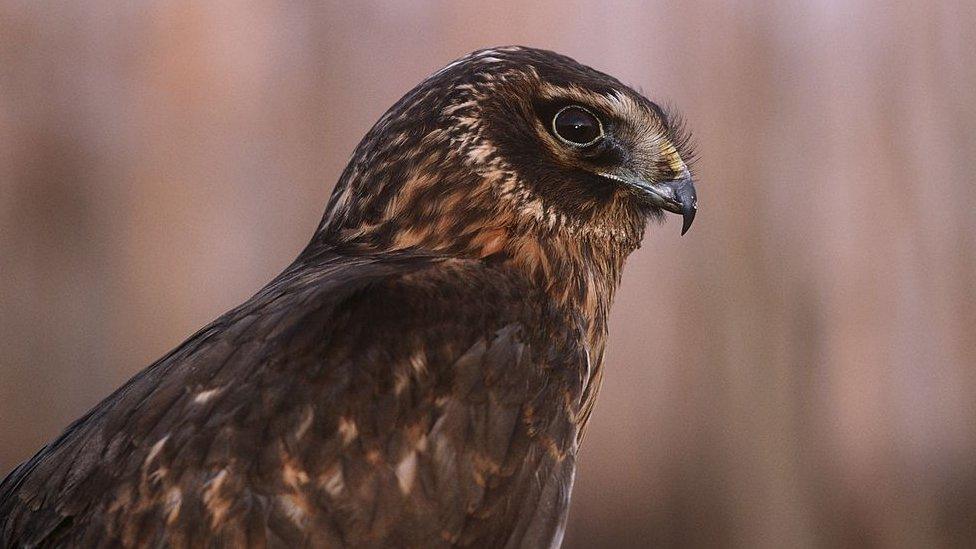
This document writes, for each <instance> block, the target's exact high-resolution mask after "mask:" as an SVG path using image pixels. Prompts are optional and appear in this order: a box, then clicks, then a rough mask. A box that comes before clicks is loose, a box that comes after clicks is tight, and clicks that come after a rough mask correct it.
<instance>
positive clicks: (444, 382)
mask: <svg viewBox="0 0 976 549" xmlns="http://www.w3.org/2000/svg"><path fill="white" fill-rule="evenodd" d="M527 288H528V286H527V285H526V284H524V283H522V282H520V281H519V280H517V279H513V278H512V276H511V275H508V274H507V273H500V272H497V271H493V270H491V268H489V267H486V266H485V265H484V264H482V263H475V262H461V261H457V260H443V259H438V258H430V257H415V256H404V257H392V258H383V259H378V258H375V257H374V258H348V257H339V256H336V257H332V258H328V259H326V260H323V261H322V262H321V263H320V264H318V265H315V266H308V265H306V266H302V268H296V269H292V270H291V271H289V272H286V273H285V274H284V275H282V277H280V278H279V279H278V280H276V281H275V282H274V283H272V284H271V285H269V286H268V287H267V288H266V289H265V290H262V292H260V293H259V294H257V295H256V296H255V297H254V298H252V299H251V300H250V301H248V302H247V303H245V304H244V305H242V306H241V307H238V308H237V309H235V310H233V311H231V312H229V313H227V314H226V315H224V316H223V317H221V318H220V319H218V320H217V321H215V322H214V323H213V324H212V325H210V326H208V327H207V328H205V329H204V330H201V331H200V332H199V333H197V334H195V335H194V336H192V337H191V338H190V339H189V340H187V342H185V343H184V344H183V345H181V346H180V347H178V348H177V349H175V350H174V351H173V352H172V353H170V354H169V355H167V356H166V357H163V358H162V359H160V360H159V361H157V362H156V363H154V364H153V365H151V366H149V367H148V368H147V369H146V370H144V371H143V372H141V373H140V374H138V375H136V376H135V377H134V378H133V379H132V380H130V381H129V382H128V383H127V384H126V385H124V386H123V387H122V388H120V389H119V390H118V391H116V392H115V393H114V394H112V395H111V396H109V397H108V398H107V399H105V400H104V401H103V402H101V403H100V404H98V405H97V406H96V407H95V408H93V409H92V411H90V412H89V413H88V414H86V415H85V416H84V417H83V418H81V419H80V420H78V421H76V422H75V423H73V424H72V425H71V426H69V427H68V429H67V430H66V431H65V432H64V433H63V434H62V435H61V436H60V437H59V438H58V439H56V440H55V441H54V442H52V443H51V444H49V445H48V446H46V447H45V448H43V449H42V450H41V451H40V452H38V453H37V454H36V455H35V456H34V457H32V458H31V459H30V460H28V461H27V462H25V463H24V464H22V465H21V466H19V467H18V468H16V469H15V470H14V471H13V472H12V473H11V474H10V475H9V476H8V477H7V478H6V479H5V480H4V481H3V482H2V484H0V541H2V545H4V546H8V545H25V546H38V545H45V546H47V545H103V544H122V545H148V544H152V545H155V544H159V543H166V544H171V545H175V546H189V545H197V544H199V543H211V542H219V543H228V544H233V545H239V544H246V545H255V546H296V545H308V544H313V545H321V546H341V545H354V546H384V545H389V544H390V543H395V544H397V545H405V546H424V547H436V546H441V545H452V544H461V545H472V544H476V545H485V544H488V545H496V546H501V545H506V544H507V545H509V546H523V545H525V544H528V545H531V546H537V545H539V544H542V545H548V543H549V542H551V541H552V539H554V538H555V537H556V536H557V535H558V531H559V530H560V529H561V528H562V526H561V525H562V524H563V523H564V520H565V515H566V510H567V509H568V494H569V487H570V486H571V484H572V474H573V470H574V468H575V465H574V463H575V457H574V456H575V444H576V438H577V430H576V425H575V421H574V418H575V417H576V416H575V414H576V413H577V412H578V410H577V409H576V408H574V403H576V404H577V405H578V403H579V401H580V395H581V394H582V391H583V387H582V384H581V382H580V380H581V379H583V378H584V377H585V376H582V375H581V374H580V368H585V353H583V352H582V350H581V348H580V345H579V344H578V341H579V334H578V330H576V329H575V327H572V326H565V325H563V324H562V323H560V322H558V319H556V318H555V317H552V316H550V317H547V316H544V314H543V313H542V311H543V310H545V308H544V307H540V306H538V301H536V300H537V299H538V298H537V296H534V295H533V294H532V293H531V291H530V290H528V289H527ZM577 407H578V406H577ZM543 542H545V543H543Z"/></svg>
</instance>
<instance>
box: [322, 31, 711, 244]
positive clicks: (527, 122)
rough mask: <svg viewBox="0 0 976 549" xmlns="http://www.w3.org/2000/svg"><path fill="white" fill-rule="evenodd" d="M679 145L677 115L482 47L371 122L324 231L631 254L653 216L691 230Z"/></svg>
mask: <svg viewBox="0 0 976 549" xmlns="http://www.w3.org/2000/svg"><path fill="white" fill-rule="evenodd" d="M687 144H688V139H687V138H686V134H684V133H683V132H682V131H681V129H680V124H678V123H676V122H675V120H674V119H673V117H669V116H668V115H667V114H666V112H665V111H664V110H663V109H661V108H660V107H658V106H657V105H656V104H654V103H653V102H651V101H649V100H648V99H646V98H645V97H643V96H642V95H641V94H639V93H637V92H636V91H634V90H633V89H631V88H629V87H627V86H625V85H624V84H622V83H621V82H620V81H618V80H617V79H615V78H613V77H611V76H608V75H606V74H603V73H601V72H599V71H596V70H594V69H591V68H589V67H587V66H584V65H581V64H579V63H577V62H576V61H574V60H572V59H570V58H568V57H566V56H563V55H559V54H556V53H553V52H549V51H544V50H537V49H532V48H525V47H503V48H493V49H487V50H481V51H477V52H474V53H472V54H470V55H468V56H465V57H462V58H461V59H458V60H457V61H454V62H453V63H451V64H449V65H447V66H446V67H444V68H443V69H441V70H440V71H438V72H436V73H434V74H433V75H431V76H430V77H428V78H427V79H426V80H424V81H423V82H422V83H421V84H420V85H418V86H417V87H416V88H414V89H413V90H411V91H410V92H409V93H407V94H406V95H405V96H404V97H403V98H402V99H400V101H398V102H397V103H396V104H395V105H394V106H393V107H392V108H390V110H388V111H387V112H386V113H385V114H384V115H383V116H382V117H381V118H380V120H379V121H378V122H377V123H376V125H375V126H374V127H373V128H372V129H371V130H370V131H369V133H368V134H367V135H366V137H365V138H364V139H363V141H362V142H361V143H360V145H359V146H358V147H357V149H356V151H355V152H354V153H353V156H352V159H351V160H350V163H349V165H348V166H347V168H346V170H345V172H344V173H343V175H342V177H341V179H340V182H339V184H338V185H337V187H336V189H335V191H334V193H333V196H332V199H331V202H330V204H329V207H328V210H327V212H326V216H325V218H324V219H323V223H322V225H321V226H320V229H319V234H320V235H322V238H323V239H326V240H329V241H332V242H349V241H363V240H366V241H369V242H370V245H371V246H378V247H381V248H385V249H398V248H407V247H415V248H421V249H425V250H434V251H437V252H439V253H448V254H451V253H453V254H458V255H475V256H481V257H484V256H487V255H491V254H493V253H496V252H499V251H500V250H502V249H505V248H508V249H509V250H510V249H511V248H513V247H516V248H517V247H522V248H524V247H525V246H527V244H526V242H527V241H528V240H536V242H535V245H538V240H540V239H546V238H549V239H553V238H555V239H562V241H565V242H572V241H586V242H589V243H590V246H591V247H593V248H599V247H603V246H609V247H611V248H617V249H621V250H623V252H624V255H626V253H629V251H631V250H632V249H634V248H636V247H637V246H638V245H639V242H640V239H641V238H642V235H643V231H644V227H645V224H646V221H647V219H648V218H652V217H662V213H663V212H664V211H668V212H674V213H677V214H680V215H681V216H682V217H683V221H684V222H683V226H682V234H684V233H685V232H686V231H687V230H688V228H689V227H690V226H691V223H692V221H693V220H694V218H695V213H696V210H697V201H696V194H695V187H694V184H693V180H692V174H691V170H690V168H689V166H688V163H689V160H688V159H689V153H688V151H687V150H686V149H687Z"/></svg>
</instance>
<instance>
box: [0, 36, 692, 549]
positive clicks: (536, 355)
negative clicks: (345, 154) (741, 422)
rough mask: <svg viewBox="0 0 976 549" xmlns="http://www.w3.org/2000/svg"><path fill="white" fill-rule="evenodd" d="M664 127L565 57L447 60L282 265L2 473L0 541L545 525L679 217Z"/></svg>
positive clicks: (354, 165) (198, 540)
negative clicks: (647, 259)
mask: <svg viewBox="0 0 976 549" xmlns="http://www.w3.org/2000/svg"><path fill="white" fill-rule="evenodd" d="M683 146H684V140H683V139H681V138H680V136H679V135H677V130H676V129H675V128H674V127H673V125H672V124H671V123H669V121H668V118H667V117H666V116H665V114H664V113H663V112H662V111H661V109H659V108H658V107H657V106H656V105H654V104H653V103H651V102H650V101H648V100H647V99H645V98H643V97H642V96H640V95H639V94H637V93H636V92H634V91H633V90H631V89H629V88H627V87H626V86H624V85H623V84H621V83H620V82H618V81H617V80H615V79H613V78H611V77H609V76H607V75H604V74H602V73H599V72H597V71H595V70H593V69H590V68H588V67H585V66H582V65H580V64H578V63H576V62H575V61H573V60H571V59H569V58H567V57H563V56H560V55H557V54H554V53H551V52H546V51H540V50H534V49H529V48H516V47H511V48H496V49H492V50H483V51H480V52H475V53H473V54H471V55H469V56H467V57H464V58H462V59H460V60H458V61H456V62H454V63H452V64H450V65H448V66H447V67H445V68H444V69H442V70H441V71H439V72H437V73H436V74H434V75H432V76H431V77H429V78H428V79H426V80H425V81H424V82H423V83H421V84H420V85H419V86H418V87H416V88H415V89H414V90H412V91H411V92H409V93H408V94H407V95H405V96H404V97H403V98H402V99H401V100H400V101H399V102H398V103H397V104H396V105H394V106H393V107H392V108H391V109H390V110H389V111H388V112H387V113H386V114H385V115H384V116H383V117H382V118H381V119H380V120H379V121H378V122H377V123H376V125H375V126H374V127H373V128H372V129H371V130H370V131H369V133H368V134H367V135H366V137H365V138H364V139H363V141H362V142H361V143H360V145H359V147H358V148H357V149H356V151H355V153H354V154H353V157H352V159H351V161H350V162H349V165H348V167H347V168H346V170H345V171H344V172H343V174H342V177H341V179H340V181H339V183H338V185H337V186H336V189H335V191H334V192H333V195H332V199H331V201H330V203H329V205H328V208H327V211H326V214H325V217H324V219H323V221H322V223H321V225H320V226H319V227H318V229H317V231H316V233H315V235H314V237H313V238H312V240H311V242H310V243H309V245H308V246H307V248H306V249H305V250H304V251H303V252H302V253H301V255H300V256H299V257H298V259H296V261H295V262H294V263H293V264H292V265H291V266H289V267H288V268H287V269H286V270H285V271H284V272H283V273H282V274H281V275H279V276H278V277H277V278H275V279H274V280H273V281H272V282H271V283H270V284H268V286H266V287H265V288H264V289H262V290H261V291H260V292H258V293H257V294H256V295H255V296H254V297H252V298H251V299H249V300H248V301H247V302H246V303H244V304H242V305H241V306H239V307H237V308H236V309H233V310H232V311H230V312H228V313H227V314H225V315H223V316H222V317H221V318H219V319H218V320H216V321H215V322H213V323H212V324H211V325H209V326H207V327H205V328H203V329H202V330H200V331H199V332H198V333H196V334H195V335H193V336H192V337H190V338H189V339H188V340H187V341H186V342H184V343H183V344H182V345H180V346H179V347H177V348H176V349H175V350H173V351H172V352H171V353H170V354H168V355H166V356H165V357H163V358H162V359H160V360H158V361H157V362H155V363H154V364H152V365H151V366H149V367H148V368H146V369H145V370H143V371H142V372H141V373H139V374H138V375H136V376H135V377H134V378H132V379H131V380H130V381H129V382H127V383H126V384H125V385H124V386H123V387H121V388H120V389H119V390H117V391H116V392H115V393H114V394H112V395H111V396H109V397H108V398H106V399H105V400H104V401H102V402H101V403H99V404H98V405H97V406H95V407H94V408H93V409H92V410H91V411H90V412H88V414H86V415H85V416H84V417H82V418H81V419H79V420H78V421H76V422H74V423H73V424H72V425H71V426H69V427H68V428H67V430H66V431H65V432H64V433H63V434H62V435H61V436H60V437H59V438H57V439H56V440H55V441H53V442H52V443H50V444H49V445H47V446H45V447H44V448H43V449H41V450H40V451H39V452H38V453H37V454H36V455H35V456H34V457H33V458H31V459H30V460H28V461H26V462H24V463H23V464H21V465H20V466H19V467H18V468H16V469H15V470H14V471H13V472H12V473H10V475H9V476H8V477H7V478H6V479H5V480H4V481H3V483H2V484H0V540H2V542H3V545H4V546H36V545H43V546H62V545H77V546H104V545H127V546H135V545H139V546H141V545H159V544H166V545H173V546H190V545H192V546H196V545H201V544H205V543H206V544H226V545H244V544H246V545H253V546H265V545H271V546H296V545H303V544H307V545H315V546H373V547H386V546H413V547H437V546H450V545H465V546H471V545H475V546H491V547H496V546H497V547H503V546H504V547H516V546H519V547H522V546H525V547H542V546H550V545H558V543H559V542H560V540H561V538H562V532H563V530H564V528H565V522H566V516H567V512H568V507H569V498H570V491H571V489H572V484H573V475H574V472H575V463H576V453H577V449H578V447H579V443H580V440H581V437H582V433H583V429H584V427H585V425H586V422H587V419H588V417H589V415H590V411H591V410H592V406H593V402H594V399H595V397H596V393H597V391H598V389H599V386H600V380H601V377H602V372H603V350H604V344H605V339H606V334H607V315H608V312H609V307H610V303H611V301H612V298H613V294H614V290H615V288H616V286H617V284H618V282H619V278H620V270H621V268H622V265H623V262H624V259H625V258H626V257H627V255H628V254H630V252H632V251H633V250H634V249H635V248H637V246H638V245H639V244H640V241H641V238H642V235H643V232H644V226H645V223H646V220H647V219H648V218H649V217H652V216H654V215H657V214H660V212H661V210H662V209H665V210H669V211H674V212H678V213H681V214H683V215H684V217H685V221H686V223H685V227H684V229H685V230H686V229H687V226H688V225H689V224H690V222H691V219H693V217H694V213H695V207H696V205H695V196H694V187H693V186H692V183H691V176H690V172H689V171H688V168H687V166H686V164H685V161H684V160H683V158H687V155H686V154H685V153H684V151H683V150H682V149H683ZM621 474H625V473H621Z"/></svg>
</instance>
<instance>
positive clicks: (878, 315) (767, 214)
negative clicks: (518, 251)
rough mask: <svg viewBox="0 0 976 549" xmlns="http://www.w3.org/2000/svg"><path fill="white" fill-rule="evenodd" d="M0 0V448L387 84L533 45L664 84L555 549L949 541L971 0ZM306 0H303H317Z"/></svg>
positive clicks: (962, 424)
mask: <svg viewBox="0 0 976 549" xmlns="http://www.w3.org/2000/svg"><path fill="white" fill-rule="evenodd" d="M42 4H44V5H47V4H48V3H43V2H34V1H28V0H23V1H18V0H2V1H0V441H2V444H0V469H3V470H7V469H9V468H10V467H12V466H13V465H14V464H16V463H17V462H18V461H20V460H23V459H25V458H27V457H28V456H29V455H31V453H33V452H34V451H35V450H36V449H37V448H38V447H39V446H40V445H41V444H43V443H44V442H45V441H47V440H48V439H50V438H51V437H53V436H55V435H56V434H57V433H58V432H59V431H60V430H61V429H62V428H63V427H64V426H65V425H66V424H67V423H68V422H69V421H70V420H72V419H73V418H75V417H77V416H78V415H80V414H81V413H82V412H84V411H85V410H86V409H87V408H88V407H90V406H91V405H93V404H94V403H95V402H97V401H98V400H99V399H100V398H101V397H103V396H105V395H106V394H107V393H108V392H109V391H110V390H111V389H113V388H114V387H116V386H118V385H119V384H120V383H122V382H123V381H124V380H125V379H126V378H128V377H129V376H130V375H132V374H133V373H135V372H136V371H137V370H139V369H141V368H142V367H144V366H145V365H146V364H148V363H149V362H151V361H152V360H154V359H156V358H157V357H159V356H160V355H162V354H163V353H164V352H166V351H167V350H169V349H170V348H172V347H173V346H175V345H176V344H178V343H179V342H180V341H181V340H182V339H183V338H185V337H186V336H188V335H189V334H190V333H191V332H193V331H194V330H195V329H196V328H198V327H200V326H201V325H203V324H204V323H206V322H208V321H209V320H211V319H213V318H214V317H216V316H217V315H219V314H220V313H221V312H223V311H224V310H226V309H228V308H230V307H232V306H234V305H235V304H237V303H239V302H240V301H242V300H244V299H245V298H247V297H248V296H249V295H250V294H251V293H253V292H254V291H256V290H257V289H258V288H259V287H260V286H261V285H262V284H264V283H265V282H267V281H268V280H269V279H270V278H271V277H273V276H274V275H275V274H276V273H277V272H278V271H279V269H281V268H282V267H283V266H284V265H286V264H287V263H288V262H289V261H290V260H291V259H292V258H293V257H294V256H295V254H296V253H297V252H298V251H299V250H300V249H301V248H302V246H303V245H304V244H305V242H306V239H307V238H308V236H309V235H310V234H311V231H312V230H313V228H314V227H315V225H316V223H317V222H318V220H319V217H320V215H321V211H322V210H323V207H324V204H325V201H326V199H327V197H328V195H329V192H330V189H331V186H332V183H333V182H334V181H335V179H336V178H337V176H338V174H339V172H340V170H341V168H342V167H343V164H344V162H345V160H346V158H347V157H348V155H349V153H350V152H351V151H352V149H353V147H354V146H355V145H356V143H357V141H358V140H359V138H360V137H361V136H362V135H363V134H364V132H365V131H366V129H367V128H368V127H369V126H370V125H371V123H372V122H373V121H374V120H375V119H376V118H377V117H378V116H379V115H380V114H381V113H382V112H383V111H384V110H385V109H386V107H387V106H389V105H390V104H391V103H392V102H393V101H395V100H396V99H397V98H398V97H399V96H400V95H401V94H402V93H403V92H405V91H406V90H408V89H409V88H410V87H412V86H413V85H414V84H415V83H417V82H418V81H419V80H420V79H422V78H423V77H424V76H425V75H427V74H429V73H430V72H432V71H434V70H436V69H437V68H438V67H439V66H441V65H443V64H445V63H447V62H448V61H450V60H451V59H453V58H455V57H457V56H459V55H461V54H463V53H466V52H468V51H470V50H472V49H475V48H479V47H485V46H491V45H497V44H508V43H521V44H527V45H533V46H542V47H546V48H550V49H555V50H558V51H561V52H564V53H567V54H569V55H572V56H574V57H576V58H577V59H579V60H580V61H582V62H584V63H587V64H590V65H593V66H595V67H597V68H600V69H602V70H605V71H607V72H609V73H611V74H614V75H616V76H618V77H620V78H621V79H622V80H624V81H626V82H629V83H631V84H633V85H634V86H637V87H640V88H642V89H643V90H644V91H645V92H646V93H647V94H648V95H649V96H651V97H652V98H655V99H660V100H662V101H665V102H671V103H673V104H675V105H676V106H678V107H679V108H680V110H681V111H683V112H684V114H685V117H686V118H687V121H688V122H689V125H690V126H691V128H692V129H693V130H694V132H695V134H696V136H697V141H698V143H699V148H700V150H701V156H702V160H701V161H700V163H699V164H698V172H699V174H700V178H701V183H700V185H699V194H700V196H701V203H702V207H701V212H700V214H699V216H698V220H697V222H696V224H695V227H694V229H693V230H692V231H691V232H690V233H689V235H688V236H685V237H683V238H679V237H678V229H679V227H678V225H679V223H678V221H677V220H676V219H674V218H671V219H669V220H668V222H667V223H666V225H664V226H661V227H654V228H652V230H650V231H649V233H648V237H647V238H646V240H645V243H644V247H643V248H642V249H641V250H640V251H639V252H637V253H636V254H635V255H634V257H633V258H632V259H631V261H630V263H629V265H628V268H627V271H626V273H625V277H624V282H623V287H622V289H621V291H620V293H619V297H618V299H617V302H616V305H615V309H614V312H613V319H612V324H611V343H610V350H609V361H610V364H609V368H608V373H607V377H606V384H605V386H604V390H603V393H602V395H601V399H600V403H599V405H598V406H597V410H596V414H595V418H594V423H593V425H592V426H591V427H590V429H589V435H588V437H587V440H586V444H585V446H584V448H583V454H582V465H581V469H580V471H579V475H578V482H577V489H576V493H575V500H574V507H573V512H572V515H571V526H570V529H569V533H568V535H567V543H566V546H567V547H594V546H605V545H611V544H612V545H614V546H616V547H620V548H622V547H639V546H646V545H650V544H655V543H657V544H667V545H688V544H716V543H718V544H722V545H737V546H743V547H797V546H799V547H802V546H835V545H861V546H863V545H867V546H905V547H923V546H937V545H960V544H963V543H964V542H966V541H968V542H973V540H974V537H976V368H974V366H976V300H974V296H973V294H974V289H976V231H974V229H976V223H974V222H976V213H974V212H976V185H974V183H976V181H974V173H976V3H974V2H972V0H961V1H958V2H952V1H944V2H922V1H919V2H917V3H915V5H911V4H910V3H896V2H860V3H851V2H846V1H842V0H819V1H815V2H792V3H791V2H775V1H771V0H770V1H766V2H761V1H752V2H750V1H746V0H736V1H731V0H730V1H725V2H720V1H714V2H696V1H684V2H675V3H666V2H651V3H646V4H641V3H638V2H636V1H633V2H625V3H620V4H606V3H604V2H594V3H566V2H562V1H550V2H537V3H534V4H533V5H532V6H531V7H526V6H524V5H523V3H521V2H516V1H514V0H506V1H494V2H484V3H470V4H468V3H455V2H406V1H400V2H391V3H380V2H327V3H318V2H316V3H312V2H309V3H307V4H306V3H293V4H292V5H291V6H287V7H286V6H283V5H279V4H278V3H277V2H262V1H256V2H250V3H248V4H246V5H244V4H241V5H238V4H236V3H230V2H121V1H118V0H112V1H107V0H88V1H86V2H64V3H58V5H57V6H54V5H53V3H50V5H48V7H42ZM313 4H315V5H313Z"/></svg>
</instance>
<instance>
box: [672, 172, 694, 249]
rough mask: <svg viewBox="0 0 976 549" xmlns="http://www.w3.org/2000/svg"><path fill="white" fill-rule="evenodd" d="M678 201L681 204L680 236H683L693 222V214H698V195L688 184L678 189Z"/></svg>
mask: <svg viewBox="0 0 976 549" xmlns="http://www.w3.org/2000/svg"><path fill="white" fill-rule="evenodd" d="M676 194H677V197H678V201H679V202H680V203H681V218H682V223H681V236H684V235H685V233H687V232H688V229H690V228H691V224H692V223H694V221H695V214H696V213H698V193H696V192H695V187H694V186H693V185H691V184H690V183H689V184H688V185H684V186H682V187H680V188H679V189H678V192H677V193H676Z"/></svg>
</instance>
